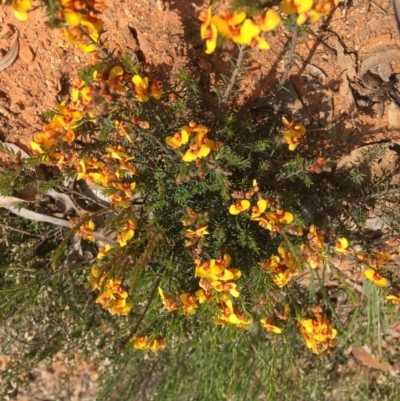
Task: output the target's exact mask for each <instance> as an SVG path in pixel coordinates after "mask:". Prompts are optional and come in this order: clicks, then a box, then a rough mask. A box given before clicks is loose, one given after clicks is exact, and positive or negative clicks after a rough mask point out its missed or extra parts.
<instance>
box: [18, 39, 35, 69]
mask: <svg viewBox="0 0 400 401" xmlns="http://www.w3.org/2000/svg"><path fill="white" fill-rule="evenodd" d="M19 57H20V58H21V59H22V60H23V61H24V62H25V63H28V64H29V63H31V62H32V61H33V59H34V58H35V55H34V54H33V51H32V49H31V48H30V47H29V46H28V44H27V43H26V42H24V41H23V40H22V39H20V40H19Z"/></svg>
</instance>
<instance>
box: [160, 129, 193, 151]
mask: <svg viewBox="0 0 400 401" xmlns="http://www.w3.org/2000/svg"><path fill="white" fill-rule="evenodd" d="M165 142H167V144H168V145H169V146H171V147H173V148H175V149H178V148H180V147H181V146H182V145H185V144H186V143H188V142H189V135H188V132H187V131H185V130H181V131H180V132H177V133H175V134H174V135H173V136H167V138H166V139H165Z"/></svg>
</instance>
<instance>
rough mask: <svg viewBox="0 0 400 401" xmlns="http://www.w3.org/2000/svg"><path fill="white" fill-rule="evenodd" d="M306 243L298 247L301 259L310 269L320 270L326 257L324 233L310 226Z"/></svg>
mask: <svg viewBox="0 0 400 401" xmlns="http://www.w3.org/2000/svg"><path fill="white" fill-rule="evenodd" d="M307 239H308V243H307V244H302V245H301V246H300V251H301V254H302V259H303V261H304V262H305V263H307V264H308V265H309V266H310V267H311V268H312V269H316V268H321V267H322V265H323V260H324V258H325V257H326V252H325V240H324V232H323V231H319V230H317V228H316V226H315V225H311V226H310V228H309V232H308V234H307Z"/></svg>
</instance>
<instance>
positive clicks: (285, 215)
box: [266, 209, 294, 225]
mask: <svg viewBox="0 0 400 401" xmlns="http://www.w3.org/2000/svg"><path fill="white" fill-rule="evenodd" d="M266 215H267V217H268V218H269V219H270V220H271V221H272V222H274V223H276V224H285V225H286V224H290V223H291V222H292V221H293V219H294V216H293V214H292V213H289V212H284V211H283V210H280V209H278V210H276V211H275V212H268V213H267V214H266Z"/></svg>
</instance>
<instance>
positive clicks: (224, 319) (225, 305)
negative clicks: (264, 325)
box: [214, 296, 253, 330]
mask: <svg viewBox="0 0 400 401" xmlns="http://www.w3.org/2000/svg"><path fill="white" fill-rule="evenodd" d="M218 308H219V311H220V313H219V315H218V316H217V317H216V318H215V319H214V323H215V324H219V325H221V326H225V325H226V324H234V325H236V326H237V327H239V328H241V329H244V330H248V329H249V328H250V325H251V323H252V322H253V319H252V318H251V317H246V316H245V315H244V314H243V313H242V312H240V311H239V309H238V308H237V306H235V305H233V303H232V300H231V299H230V298H229V297H227V296H223V297H222V298H221V299H220V302H219V303H218Z"/></svg>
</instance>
